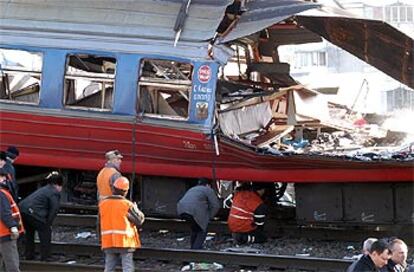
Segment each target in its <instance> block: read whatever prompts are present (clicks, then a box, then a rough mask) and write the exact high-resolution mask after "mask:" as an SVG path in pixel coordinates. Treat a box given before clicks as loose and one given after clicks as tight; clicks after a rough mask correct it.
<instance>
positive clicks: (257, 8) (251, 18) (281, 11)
mask: <svg viewBox="0 0 414 272" xmlns="http://www.w3.org/2000/svg"><path fill="white" fill-rule="evenodd" d="M318 6H320V5H319V4H315V3H310V2H305V1H303V0H256V1H249V2H247V3H246V12H244V13H243V14H242V15H241V16H240V19H239V21H238V22H237V24H236V26H235V27H234V29H232V30H231V31H230V33H229V34H228V35H227V36H225V37H223V38H222V40H221V41H220V42H221V43H226V42H229V41H232V40H236V39H238V38H241V37H244V36H247V35H250V34H253V33H256V32H258V31H260V30H262V29H265V28H267V27H269V26H271V25H273V24H276V23H278V22H280V21H283V20H285V19H287V18H289V17H291V16H292V15H294V14H297V13H300V12H302V11H305V10H308V9H312V8H316V7H318Z"/></svg>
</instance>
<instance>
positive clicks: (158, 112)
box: [137, 59, 193, 120]
mask: <svg viewBox="0 0 414 272" xmlns="http://www.w3.org/2000/svg"><path fill="white" fill-rule="evenodd" d="M192 74H193V66H192V65H191V64H189V63H183V62H177V61H170V60H153V59H144V60H142V62H141V72H140V77H139V81H138V85H139V86H138V89H139V95H138V103H137V105H138V109H137V111H138V113H140V114H143V115H144V116H149V117H156V118H164V119H172V120H187V119H188V114H189V105H190V102H189V101H190V96H191V82H192Z"/></svg>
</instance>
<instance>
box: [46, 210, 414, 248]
mask: <svg viewBox="0 0 414 272" xmlns="http://www.w3.org/2000/svg"><path fill="white" fill-rule="evenodd" d="M96 223H97V216H96V215H79V214H58V216H57V218H56V219H55V222H54V224H55V225H63V226H73V227H82V226H84V227H95V226H96ZM189 228H190V227H189V225H188V223H186V222H185V221H183V220H179V219H160V218H152V217H148V218H146V220H145V223H144V225H143V230H144V231H147V230H148V231H152V230H161V229H166V230H170V231H177V232H187V231H188V230H189ZM265 229H266V231H267V233H268V235H269V236H270V237H276V238H277V237H291V238H292V237H293V238H298V237H299V238H309V239H314V240H323V241H347V242H361V241H363V240H364V239H366V237H371V236H372V237H391V236H398V237H401V238H402V239H404V241H406V243H407V244H408V245H414V235H413V229H412V226H409V225H406V226H405V225H401V226H398V225H393V226H381V227H376V228H374V227H371V228H352V227H346V226H344V227H341V228H338V227H324V226H297V225H295V224H292V223H286V222H283V221H280V220H272V219H270V220H269V221H268V222H267V223H266V226H265ZM208 231H209V232H215V233H220V234H229V229H228V227H227V224H226V222H223V221H213V222H210V224H209V227H208Z"/></svg>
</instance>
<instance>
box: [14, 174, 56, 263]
mask: <svg viewBox="0 0 414 272" xmlns="http://www.w3.org/2000/svg"><path fill="white" fill-rule="evenodd" d="M45 180H46V182H47V185H46V186H43V187H41V188H40V189H38V190H36V191H34V192H33V193H32V194H30V195H29V196H28V197H26V198H25V199H23V200H22V201H21V202H20V203H19V206H20V210H21V212H22V217H23V222H24V225H25V227H26V235H25V246H26V248H25V257H26V260H33V259H34V257H35V256H34V255H35V243H34V238H35V232H36V231H37V233H38V235H39V239H40V260H41V261H53V259H52V258H51V257H50V251H51V239H52V224H53V221H54V220H55V218H56V215H57V212H58V210H59V207H60V193H61V191H62V188H63V176H62V175H61V174H60V173H58V172H56V171H53V172H51V173H50V174H49V175H47V176H46V178H45Z"/></svg>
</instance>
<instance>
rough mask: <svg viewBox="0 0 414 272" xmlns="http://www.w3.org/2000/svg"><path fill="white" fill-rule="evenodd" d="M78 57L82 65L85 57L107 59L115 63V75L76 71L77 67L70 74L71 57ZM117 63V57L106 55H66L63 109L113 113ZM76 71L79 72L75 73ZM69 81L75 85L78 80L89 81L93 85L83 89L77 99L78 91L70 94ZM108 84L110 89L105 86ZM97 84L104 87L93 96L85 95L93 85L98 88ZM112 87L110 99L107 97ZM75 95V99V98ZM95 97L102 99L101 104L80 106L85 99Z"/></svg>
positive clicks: (94, 92) (93, 92)
mask: <svg viewBox="0 0 414 272" xmlns="http://www.w3.org/2000/svg"><path fill="white" fill-rule="evenodd" d="M76 56H78V60H79V61H80V62H81V63H82V60H81V58H84V57H87V58H95V59H96V60H97V59H99V58H102V60H103V61H104V59H105V58H106V59H110V60H113V63H112V65H113V73H107V72H90V71H84V70H81V69H76V67H75V66H71V67H72V68H73V70H74V71H70V72H68V70H69V69H68V68H69V66H70V61H71V57H76ZM109 62H110V61H108V63H109ZM117 63H118V60H117V58H116V57H115V56H108V55H105V54H99V53H98V54H95V53H81V52H76V53H70V54H67V55H66V61H65V71H64V78H63V90H64V91H63V107H64V108H67V109H76V110H87V111H98V112H112V110H113V108H114V98H115V91H116V86H115V83H116V72H117ZM108 65H109V64H108ZM101 66H102V67H104V66H105V65H104V64H102V65H101ZM75 70H77V71H75ZM68 79H69V80H73V81H74V83H73V84H76V82H75V80H78V79H83V80H88V81H90V82H91V83H90V84H89V85H87V86H86V87H85V88H84V89H83V91H82V96H80V97H76V96H77V95H78V94H77V90H76V89H75V90H73V93H68V81H67V80H68ZM80 83H82V82H80ZM106 83H109V87H106V85H105V84H106ZM96 84H101V85H98V86H102V87H98V90H97V91H92V93H91V94H89V95H85V92H87V90H86V89H87V88H88V87H90V86H92V85H95V86H96ZM80 85H81V84H80ZM111 85H112V91H111V94H110V95H109V97H106V93H107V88H110V86H111ZM74 88H76V87H74ZM98 93H100V94H99V95H96V94H98ZM71 95H72V96H71ZM73 95H74V96H75V97H73ZM95 95H96V96H98V98H100V99H99V101H98V103H99V104H98V103H96V104H95V105H80V104H79V103H81V102H82V100H84V99H85V98H88V97H92V96H95ZM92 98H93V97H92ZM69 99H74V100H75V101H73V102H68V100H69ZM75 102H76V103H75ZM92 102H93V101H92Z"/></svg>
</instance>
